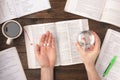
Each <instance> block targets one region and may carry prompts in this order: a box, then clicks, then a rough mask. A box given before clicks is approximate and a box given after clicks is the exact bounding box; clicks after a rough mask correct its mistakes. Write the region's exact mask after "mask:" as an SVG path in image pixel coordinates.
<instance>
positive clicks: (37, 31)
mask: <svg viewBox="0 0 120 80" xmlns="http://www.w3.org/2000/svg"><path fill="white" fill-rule="evenodd" d="M26 27H30V28H29V29H30V30H28V32H29V34H28V35H29V36H30V39H31V40H30V41H31V42H32V44H33V45H32V47H31V49H30V50H29V51H28V52H27V54H28V55H27V56H28V60H30V62H28V64H29V65H30V66H29V68H33V69H34V68H40V64H39V63H38V62H37V60H36V57H35V53H34V48H35V45H36V44H39V41H40V38H41V36H42V34H44V33H46V32H47V31H50V32H51V33H52V34H53V36H54V38H55V41H57V40H56V29H55V24H54V23H45V24H37V25H30V26H26ZM25 34H26V33H25ZM30 34H31V35H30ZM25 37H27V35H26V36H25ZM26 42H28V41H27V40H26ZM29 44H30V43H29ZM26 48H28V46H27V45H26ZM31 50H32V52H31ZM56 51H57V61H56V66H58V65H59V63H60V62H59V53H58V47H57V42H56ZM30 56H31V57H30ZM31 62H32V63H31Z"/></svg>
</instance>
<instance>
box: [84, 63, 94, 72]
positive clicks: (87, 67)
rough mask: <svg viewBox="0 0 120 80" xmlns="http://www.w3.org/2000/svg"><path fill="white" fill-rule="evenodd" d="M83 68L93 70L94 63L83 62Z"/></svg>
mask: <svg viewBox="0 0 120 80" xmlns="http://www.w3.org/2000/svg"><path fill="white" fill-rule="evenodd" d="M85 68H86V70H87V71H93V70H95V65H94V64H85Z"/></svg>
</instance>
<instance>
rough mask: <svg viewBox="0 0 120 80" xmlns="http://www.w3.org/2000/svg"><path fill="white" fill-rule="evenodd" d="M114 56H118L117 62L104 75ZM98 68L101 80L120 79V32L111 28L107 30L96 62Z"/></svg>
mask: <svg viewBox="0 0 120 80" xmlns="http://www.w3.org/2000/svg"><path fill="white" fill-rule="evenodd" d="M114 56H117V59H116V62H115V64H114V65H113V67H112V68H111V69H110V72H109V73H108V75H107V76H105V77H103V73H104V72H105V70H106V68H107V67H108V65H109V63H110V61H111V59H112V58H113V57H114ZM96 69H97V72H98V74H99V76H100V78H101V80H120V32H117V31H114V30H111V29H109V30H108V31H107V34H106V36H105V39H104V42H103V45H102V48H101V52H100V55H99V57H98V60H97V63H96Z"/></svg>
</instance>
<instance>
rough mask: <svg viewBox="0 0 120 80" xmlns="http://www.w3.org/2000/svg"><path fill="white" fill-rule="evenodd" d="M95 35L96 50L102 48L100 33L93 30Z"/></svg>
mask: <svg viewBox="0 0 120 80" xmlns="http://www.w3.org/2000/svg"><path fill="white" fill-rule="evenodd" d="M93 34H94V36H95V47H94V50H97V51H98V50H99V49H100V38H99V37H98V35H97V34H96V33H95V32H93Z"/></svg>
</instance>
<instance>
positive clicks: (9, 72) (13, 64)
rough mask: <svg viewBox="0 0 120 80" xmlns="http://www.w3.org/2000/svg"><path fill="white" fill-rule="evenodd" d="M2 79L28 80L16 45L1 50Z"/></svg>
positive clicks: (0, 69) (0, 73) (0, 79)
mask: <svg viewBox="0 0 120 80" xmlns="http://www.w3.org/2000/svg"><path fill="white" fill-rule="evenodd" d="M0 80H27V79H26V77H25V74H24V71H23V68H22V65H21V62H20V59H19V56H18V53H17V50H16V48H15V47H13V48H9V49H6V50H4V51H1V52H0Z"/></svg>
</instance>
